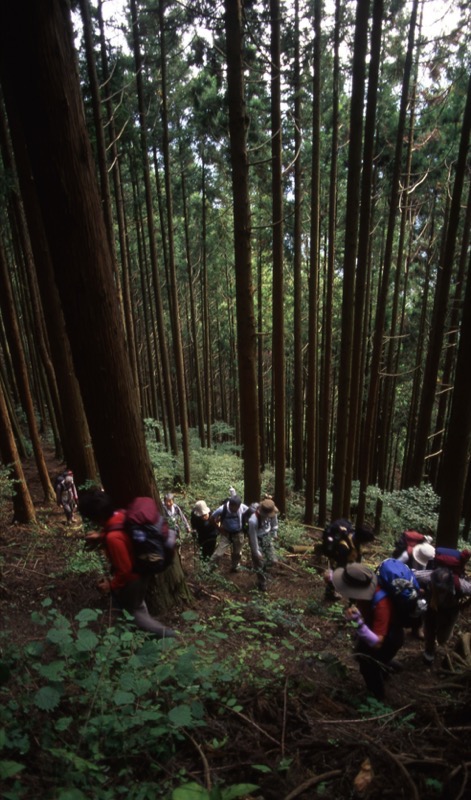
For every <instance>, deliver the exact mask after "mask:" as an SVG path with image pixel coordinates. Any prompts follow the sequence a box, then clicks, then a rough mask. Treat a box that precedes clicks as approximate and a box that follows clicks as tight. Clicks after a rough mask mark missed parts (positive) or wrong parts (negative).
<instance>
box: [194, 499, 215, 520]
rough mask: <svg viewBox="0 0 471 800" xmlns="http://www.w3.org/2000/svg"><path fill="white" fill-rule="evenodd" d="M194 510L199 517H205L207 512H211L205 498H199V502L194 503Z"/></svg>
mask: <svg viewBox="0 0 471 800" xmlns="http://www.w3.org/2000/svg"><path fill="white" fill-rule="evenodd" d="M193 511H194V513H195V514H196V516H197V517H204V516H205V514H210V513H211V511H210V509H209V508H208V506H207V505H206V503H205V501H204V500H198V502H197V503H195V505H194V508H193Z"/></svg>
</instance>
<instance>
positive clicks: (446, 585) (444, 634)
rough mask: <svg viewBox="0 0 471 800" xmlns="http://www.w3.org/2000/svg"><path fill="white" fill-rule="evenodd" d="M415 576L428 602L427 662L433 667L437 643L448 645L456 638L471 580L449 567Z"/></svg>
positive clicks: (469, 593)
mask: <svg viewBox="0 0 471 800" xmlns="http://www.w3.org/2000/svg"><path fill="white" fill-rule="evenodd" d="M415 577H416V578H417V580H418V582H419V585H420V587H421V588H422V589H423V590H424V592H425V597H426V599H427V611H426V612H425V617H424V644H425V651H424V662H425V663H426V664H427V665H428V666H431V665H432V664H433V662H434V660H435V653H436V646H437V644H439V645H445V644H446V643H447V642H448V641H449V640H450V639H451V637H452V635H453V630H454V627H455V624H456V622H457V620H458V615H459V612H460V605H461V600H462V598H463V597H466V596H470V595H471V580H469V579H468V578H465V577H461V576H459V575H454V574H453V572H452V570H451V569H450V568H449V567H436V569H432V570H421V571H417V572H416V573H415Z"/></svg>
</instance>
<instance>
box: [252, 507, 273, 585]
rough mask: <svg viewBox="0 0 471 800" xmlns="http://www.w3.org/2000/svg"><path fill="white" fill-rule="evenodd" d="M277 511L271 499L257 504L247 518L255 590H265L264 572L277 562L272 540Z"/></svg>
mask: <svg viewBox="0 0 471 800" xmlns="http://www.w3.org/2000/svg"><path fill="white" fill-rule="evenodd" d="M278 513H279V511H278V509H277V507H276V506H275V503H274V502H273V500H272V499H271V498H265V499H264V500H262V501H261V503H258V504H257V505H256V507H255V509H254V511H253V513H252V514H251V516H250V517H249V521H248V536H249V544H250V551H251V553H252V563H253V565H254V568H255V570H256V572H257V588H258V589H260V591H262V592H266V590H267V576H266V571H267V569H269V567H270V566H271V565H272V564H275V563H276V562H277V561H278V558H277V555H276V553H275V547H274V540H275V539H276V538H277V537H278Z"/></svg>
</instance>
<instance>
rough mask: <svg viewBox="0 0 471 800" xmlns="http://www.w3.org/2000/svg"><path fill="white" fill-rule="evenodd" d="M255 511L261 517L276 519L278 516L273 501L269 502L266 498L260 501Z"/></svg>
mask: <svg viewBox="0 0 471 800" xmlns="http://www.w3.org/2000/svg"><path fill="white" fill-rule="evenodd" d="M257 511H258V513H259V514H260V516H261V517H276V515H277V514H278V509H277V507H276V505H275V504H274V502H273V500H269V499H268V498H267V499H266V500H262V502H261V503H260V505H259V507H258V509H257Z"/></svg>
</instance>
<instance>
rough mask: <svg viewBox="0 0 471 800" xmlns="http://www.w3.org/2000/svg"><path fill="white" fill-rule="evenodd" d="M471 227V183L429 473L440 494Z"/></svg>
mask: <svg viewBox="0 0 471 800" xmlns="http://www.w3.org/2000/svg"><path fill="white" fill-rule="evenodd" d="M470 228H471V185H470V187H469V190H468V202H467V205H466V215H465V219H464V225H463V238H462V241H461V252H460V259H459V264H458V273H457V276H456V281H455V291H454V294H453V300H452V303H451V311H450V322H449V326H448V335H447V347H446V351H445V362H444V365H443V373H442V382H441V390H440V397H439V400H438V410H437V419H436V422H435V436H434V438H433V450H434V452H435V453H436V456H435V458H433V459H432V463H431V466H430V467H429V476H430V481H431V483H432V486H434V487H435V490H436V492H437V494H439V495H440V494H441V491H440V486H439V483H438V474H439V470H440V462H441V453H442V442H443V439H444V435H443V431H444V430H445V428H446V420H447V416H448V410H449V406H450V397H451V394H452V389H453V372H454V367H455V362H456V351H457V347H456V345H457V342H458V334H459V317H460V311H461V305H462V297H463V288H464V284H465V274H466V261H467V258H468V252H469V240H470Z"/></svg>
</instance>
